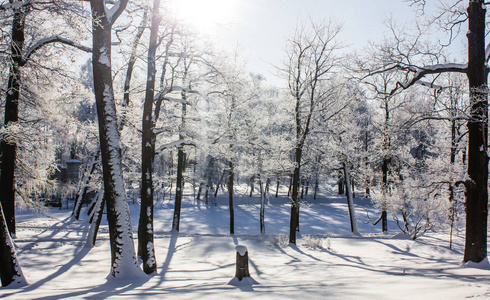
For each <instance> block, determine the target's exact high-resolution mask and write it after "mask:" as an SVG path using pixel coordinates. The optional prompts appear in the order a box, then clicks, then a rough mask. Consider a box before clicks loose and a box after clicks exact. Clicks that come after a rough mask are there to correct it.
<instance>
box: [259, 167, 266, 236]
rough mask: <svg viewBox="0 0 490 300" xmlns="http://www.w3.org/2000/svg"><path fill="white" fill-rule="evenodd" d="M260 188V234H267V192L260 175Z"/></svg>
mask: <svg viewBox="0 0 490 300" xmlns="http://www.w3.org/2000/svg"><path fill="white" fill-rule="evenodd" d="M259 186H260V233H261V234H264V233H265V193H266V192H265V190H264V188H263V182H262V177H261V176H260V175H259Z"/></svg>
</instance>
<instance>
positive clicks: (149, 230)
mask: <svg viewBox="0 0 490 300" xmlns="http://www.w3.org/2000/svg"><path fill="white" fill-rule="evenodd" d="M159 9H160V0H154V2H153V10H152V17H151V28H150V44H149V47H148V74H147V79H146V94H145V102H144V105H143V124H142V129H143V130H142V131H143V132H142V139H141V156H142V157H141V210H140V219H139V224H138V257H140V258H141V260H142V261H143V271H144V272H145V273H146V274H152V273H154V272H156V270H157V264H156V259H155V247H154V234H153V232H154V229H153V190H154V187H153V160H154V158H155V142H156V137H155V133H154V128H155V123H156V120H155V119H154V116H153V101H154V97H155V76H156V65H155V54H156V50H157V47H158V41H157V39H158V27H159V25H160V16H159Z"/></svg>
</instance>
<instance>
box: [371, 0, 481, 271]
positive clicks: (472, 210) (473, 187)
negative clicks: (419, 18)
mask: <svg viewBox="0 0 490 300" xmlns="http://www.w3.org/2000/svg"><path fill="white" fill-rule="evenodd" d="M411 2H412V3H413V4H417V5H422V8H423V5H425V1H411ZM462 2H463V1H461V0H458V1H454V3H452V4H451V5H450V6H449V7H448V8H447V10H446V11H444V12H443V13H442V14H440V15H439V16H438V17H437V18H436V20H437V21H439V22H440V23H444V24H445V26H444V28H443V29H447V30H448V31H449V36H450V37H449V43H450V42H451V41H453V39H454V36H455V34H456V33H457V31H458V29H459V28H460V26H461V25H462V24H463V23H465V22H466V21H467V22H468V31H467V34H466V37H467V39H468V61H467V63H464V64H455V63H440V62H439V61H437V62H436V64H432V65H423V66H417V65H415V64H414V63H413V59H412V54H413V53H409V52H410V51H412V52H413V50H414V49H416V47H413V46H412V47H408V48H405V49H404V48H402V47H397V48H396V49H395V51H394V55H393V61H392V63H391V64H389V65H385V66H382V68H381V69H380V70H379V72H385V71H388V70H402V71H404V72H405V74H406V78H405V80H401V81H399V82H398V83H397V86H396V88H394V89H393V90H392V93H395V92H396V91H398V90H399V89H407V88H409V87H411V86H413V85H414V84H416V83H422V84H423V85H427V86H429V87H434V84H433V83H434V81H433V80H432V81H431V82H424V81H423V79H424V78H430V76H431V75H437V74H441V73H446V72H454V73H462V74H466V76H467V78H468V88H469V99H470V112H469V119H468V122H467V127H468V163H467V174H468V179H466V180H465V181H464V182H463V183H464V186H465V188H466V239H465V250H464V258H463V261H464V262H468V261H472V262H480V261H482V260H483V259H485V258H486V257H487V223H488V153H487V151H488V141H487V137H488V87H487V80H488V78H487V77H488V68H487V62H488V61H489V58H490V51H488V49H490V47H489V46H485V34H486V29H485V27H486V8H485V5H486V4H485V1H484V0H470V1H469V3H468V6H467V9H466V12H464V11H462V10H460V6H461V5H463V3H462ZM443 16H446V17H447V18H446V19H444V20H442V17H443ZM404 50H406V51H404ZM418 54H422V55H423V54H426V56H429V57H431V58H432V59H434V58H435V59H437V55H436V54H434V53H427V52H425V53H424V52H423V51H422V52H420V51H419V52H418ZM373 73H378V72H373Z"/></svg>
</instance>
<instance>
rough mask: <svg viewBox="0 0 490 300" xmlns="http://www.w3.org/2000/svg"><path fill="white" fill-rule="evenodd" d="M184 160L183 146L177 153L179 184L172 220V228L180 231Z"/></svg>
mask: <svg viewBox="0 0 490 300" xmlns="http://www.w3.org/2000/svg"><path fill="white" fill-rule="evenodd" d="M184 160H185V153H184V150H183V148H182V147H180V148H179V151H178V153H177V186H176V191H175V207H174V217H173V221H172V229H174V230H177V231H179V227H180V211H181V207H182V192H183V188H184V185H183V183H184Z"/></svg>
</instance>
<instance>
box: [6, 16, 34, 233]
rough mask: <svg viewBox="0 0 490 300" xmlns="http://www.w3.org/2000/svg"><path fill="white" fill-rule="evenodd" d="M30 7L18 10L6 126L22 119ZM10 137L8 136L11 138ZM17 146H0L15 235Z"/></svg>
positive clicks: (8, 143)
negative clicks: (26, 37) (20, 105)
mask: <svg viewBox="0 0 490 300" xmlns="http://www.w3.org/2000/svg"><path fill="white" fill-rule="evenodd" d="M27 14H28V8H26V7H20V8H15V9H14V16H13V21H12V28H11V35H12V40H11V44H10V51H11V57H10V58H11V61H10V64H9V65H10V70H9V78H8V84H7V95H6V98H5V118H4V126H5V127H8V126H9V125H13V124H14V123H16V122H17V121H18V120H19V98H20V90H21V81H22V78H21V76H22V75H21V68H22V64H23V57H22V55H23V49H24V41H25V35H24V28H25V18H26V16H27ZM7 138H8V137H7ZM16 150H17V145H16V143H15V141H9V140H7V139H6V138H4V139H2V141H1V145H0V155H1V162H0V170H1V172H0V197H1V198H0V199H1V204H2V206H3V211H4V215H5V221H6V222H7V227H8V230H9V232H10V234H11V235H15V160H16V157H17V156H16Z"/></svg>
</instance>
